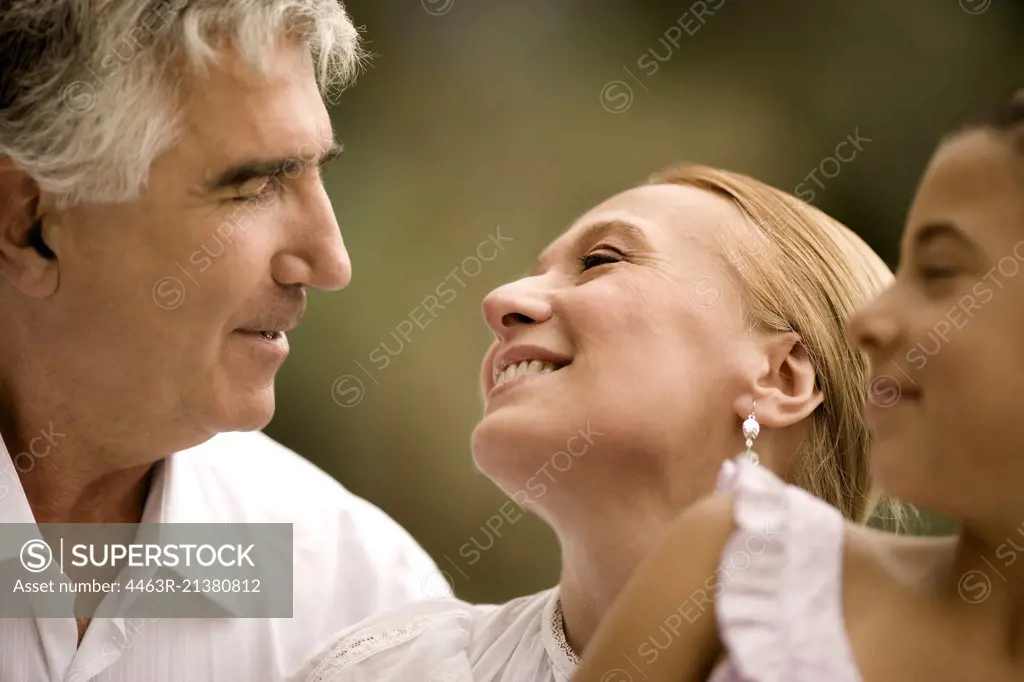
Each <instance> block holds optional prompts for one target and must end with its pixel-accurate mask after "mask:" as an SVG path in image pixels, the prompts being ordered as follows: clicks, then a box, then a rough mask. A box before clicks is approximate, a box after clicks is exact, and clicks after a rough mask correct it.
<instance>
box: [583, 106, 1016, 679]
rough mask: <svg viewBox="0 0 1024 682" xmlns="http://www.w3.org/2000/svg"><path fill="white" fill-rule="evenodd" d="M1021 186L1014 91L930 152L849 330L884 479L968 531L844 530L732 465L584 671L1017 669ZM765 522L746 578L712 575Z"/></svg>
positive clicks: (644, 574)
mask: <svg viewBox="0 0 1024 682" xmlns="http://www.w3.org/2000/svg"><path fill="white" fill-rule="evenodd" d="M1022 188H1024V91H1021V92H1020V93H1019V94H1018V96H1017V97H1016V98H1014V99H1011V100H1008V101H1007V102H1006V103H1005V104H1003V105H1002V106H1000V107H998V108H997V109H996V110H995V111H994V112H993V113H992V114H990V115H987V116H985V117H983V118H982V119H981V120H980V121H978V122H976V123H973V124H971V125H969V126H967V127H966V128H965V129H963V130H960V131H958V132H957V133H955V134H953V135H952V136H950V137H949V138H947V139H946V140H944V141H943V143H942V144H941V145H940V146H939V148H938V150H937V151H936V153H935V155H934V157H933V158H932V161H931V164H930V165H929V167H928V169H927V170H926V171H925V174H924V177H923V179H922V180H921V184H920V186H919V188H918V191H917V196H916V197H915V199H914V203H913V206H911V209H910V214H909V216H908V221H907V227H906V231H905V232H904V235H903V256H902V260H901V264H900V269H899V273H898V275H897V277H896V281H895V284H894V285H893V286H892V287H891V288H890V289H889V290H888V291H886V292H885V293H884V294H882V295H881V296H879V297H878V298H877V299H876V300H875V301H874V302H872V303H871V304H870V305H868V306H867V307H866V308H864V309H863V310H862V311H860V312H859V313H857V314H856V315H855V316H854V318H853V319H852V321H851V323H850V336H851V337H852V338H853V339H855V340H856V342H857V343H858V344H859V345H860V346H861V347H862V348H863V349H864V350H865V351H866V352H867V354H868V356H869V358H870V362H871V366H872V370H873V372H874V374H875V378H874V379H873V380H872V385H873V386H875V387H877V388H879V389H880V390H879V394H878V396H877V399H876V400H875V401H874V402H869V403H868V406H867V412H868V414H869V415H870V420H871V422H872V423H873V425H874V427H875V437H876V441H875V443H874V446H873V448H872V451H871V469H872V471H873V472H874V473H875V474H876V476H877V479H878V483H879V485H880V486H882V487H884V489H885V490H886V491H888V492H889V493H891V494H892V495H894V496H898V497H899V498H900V499H903V500H906V501H908V502H910V503H913V504H916V505H919V506H920V507H923V508H928V509H933V510H936V511H938V512H939V513H941V514H943V515H945V516H948V517H950V518H952V519H954V520H957V521H959V522H960V526H961V528H960V531H959V533H958V534H956V535H953V536H950V537H947V538H929V539H924V538H906V537H898V536H893V535H889V534H882V533H877V532H875V531H872V530H870V529H866V528H863V527H858V526H856V525H852V524H849V523H844V522H843V519H842V518H841V515H840V514H839V513H838V512H837V511H836V510H835V509H833V508H831V507H829V506H827V505H826V504H824V503H823V502H822V501H820V500H817V499H814V498H812V497H810V496H808V495H806V493H804V492H803V491H801V490H799V489H796V488H794V487H792V486H787V485H786V484H785V483H784V482H783V481H781V480H779V479H778V478H777V477H775V476H773V475H772V474H771V473H770V472H768V471H766V470H765V469H764V468H761V467H752V466H750V464H749V463H748V462H744V461H742V460H740V461H739V462H738V463H736V464H735V465H733V463H732V462H729V463H727V464H729V466H727V467H726V471H725V472H724V475H723V477H722V484H723V486H722V487H723V490H722V492H721V494H720V495H715V496H713V497H711V498H709V499H708V500H707V501H705V502H701V503H700V504H697V505H695V506H694V507H693V508H691V509H690V510H688V511H687V512H686V513H684V514H683V515H682V516H681V518H680V519H679V520H678V522H677V523H676V524H674V526H673V528H672V529H671V530H670V531H669V533H668V539H667V542H666V543H665V544H664V546H663V547H662V548H660V549H659V550H658V551H656V552H655V553H654V554H653V555H652V557H651V558H650V560H649V561H647V562H646V563H645V565H644V566H643V568H641V569H639V570H638V571H637V573H636V575H635V576H634V578H633V579H632V580H631V581H630V584H629V586H628V588H627V589H626V590H625V592H624V593H623V595H622V597H621V601H620V602H619V603H617V604H616V606H615V607H614V608H613V609H612V610H611V612H610V613H609V615H608V618H607V619H606V621H605V622H603V623H602V625H601V631H600V634H599V635H598V637H597V638H596V639H595V641H594V642H593V643H592V646H591V647H589V648H588V649H587V660H586V662H585V664H584V665H583V667H582V668H581V669H580V671H579V674H578V675H577V677H576V680H577V681H578V682H598V681H600V682H629V680H641V679H642V680H647V681H649V682H662V681H664V682H668V681H671V682H698V681H700V680H706V679H711V680H714V681H715V682H740V681H743V682H820V681H823V680H828V682H861V681H863V682H882V681H883V680H885V681H888V680H928V682H947V681H948V682H952V681H953V680H957V681H959V680H985V681H986V682H1010V681H1011V680H1013V681H1019V680H1024V571H1022V569H1021V566H1022V565H1024V562H1021V561H1020V559H1021V554H1022V553H1024V526H1022V523H1021V522H1022V519H1024V496H1022V495H1021V482H1022V481H1024V457H1022V455H1021V447H1020V402H1019V400H1020V396H1021V395H1022V394H1024V358H1022V356H1021V352H1020V338H1021V335H1022V334H1024V306H1021V299H1022V297H1024V278H1022V277H1021V276H1020V274H1019V273H1020V269H1021V263H1022V262H1024V191H1022ZM919 358H925V360H926V361H925V362H923V363H922V362H920V361H919ZM766 526H767V527H769V528H770V529H771V534H772V537H771V539H770V541H769V542H768V543H761V544H760V548H761V550H762V551H761V552H760V553H759V554H758V555H757V556H755V557H753V558H752V560H751V561H750V563H749V565H748V567H747V570H745V571H743V572H730V571H728V570H722V568H723V567H724V566H725V565H726V564H727V563H728V562H729V561H730V560H731V557H732V556H734V555H735V554H736V553H737V552H739V551H741V550H742V548H743V547H744V545H745V544H746V543H747V542H748V541H749V540H750V539H752V538H754V537H755V535H757V534H758V533H760V532H761V531H762V529H763V528H765V527H766ZM716 569H718V570H717V571H716ZM716 573H717V578H716ZM709 579H710V582H711V583H712V587H713V589H712V590H710V591H709V596H710V597H711V599H710V600H709V601H711V602H713V604H714V608H713V610H712V611H711V613H709V614H708V616H707V617H705V618H703V619H699V620H696V621H694V622H692V623H690V624H688V625H687V627H685V628H681V629H680V630H679V632H678V633H677V636H676V637H675V638H674V639H673V641H672V642H671V643H669V644H668V645H666V646H665V647H664V648H663V650H661V651H660V652H659V653H660V655H659V656H658V657H657V658H655V659H653V660H649V661H646V662H643V661H640V660H639V658H638V657H637V656H636V647H637V646H638V645H642V644H643V643H644V642H645V641H647V639H648V638H649V637H650V636H651V635H652V634H653V633H656V632H657V631H658V628H659V627H660V623H661V621H662V620H663V619H664V618H665V615H666V613H667V612H668V610H669V605H671V604H673V603H675V602H676V601H677V600H679V599H684V598H686V597H687V595H690V594H691V593H692V592H693V590H694V589H697V588H702V587H703V586H704V585H705V583H706V582H707V581H708V580H709ZM723 658H725V659H726V660H724V661H723V660H722V659H723Z"/></svg>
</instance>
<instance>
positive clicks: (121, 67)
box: [0, 0, 363, 205]
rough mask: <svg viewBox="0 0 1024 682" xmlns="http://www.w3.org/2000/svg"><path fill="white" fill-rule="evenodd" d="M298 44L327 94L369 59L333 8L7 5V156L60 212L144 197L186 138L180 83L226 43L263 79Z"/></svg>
mask: <svg viewBox="0 0 1024 682" xmlns="http://www.w3.org/2000/svg"><path fill="white" fill-rule="evenodd" d="M281 36H289V37H291V38H294V39H297V40H302V41H304V42H305V44H306V45H307V46H308V48H309V50H310V53H311V55H312V56H313V58H314V59H315V65H316V75H317V80H318V84H319V86H320V89H321V92H322V93H324V94H325V96H326V95H332V96H333V95H335V94H337V93H339V92H340V91H341V90H342V89H343V88H344V87H345V86H346V85H347V84H348V83H350V82H351V81H352V79H354V78H355V76H356V74H357V72H358V69H359V66H360V64H361V61H362V58H363V53H362V50H361V48H360V46H359V35H358V31H357V30H356V28H355V27H354V26H353V25H352V22H351V21H350V20H349V17H348V15H347V14H346V13H345V10H344V8H343V7H342V6H341V5H340V4H339V2H338V0H119V1H118V2H111V1H110V0H31V1H30V2H14V3H11V2H6V3H0V53H2V54H3V55H4V66H3V68H2V69H0V156H7V157H10V158H11V159H12V160H13V161H14V163H15V164H16V165H17V166H18V167H20V168H21V169H23V170H24V171H26V172H27V173H28V174H29V175H30V176H31V177H32V178H33V179H34V180H35V181H36V182H37V183H38V184H39V186H40V187H41V188H42V189H44V190H46V191H50V192H53V193H54V194H55V195H56V196H57V198H58V201H59V203H60V204H62V205H72V204H75V203H78V202H80V201H125V200H130V199H133V198H135V197H136V196H138V194H139V193H140V192H141V190H142V189H143V187H144V186H145V184H146V179H147V176H148V174H149V168H150V165H151V164H152V162H153V160H154V159H155V158H156V157H157V156H159V155H160V154H161V153H162V152H164V151H165V150H167V149H168V148H169V147H171V146H172V145H173V144H174V143H175V142H176V140H177V138H178V136H179V134H180V132H181V130H180V129H181V120H180V109H181V105H180V102H179V101H178V96H179V95H180V76H182V75H183V74H182V71H186V70H191V71H192V72H193V73H197V72H202V70H203V69H204V68H205V67H206V66H207V65H208V64H210V63H211V62H215V61H216V59H217V51H216V48H217V47H219V46H221V43H223V42H228V43H230V44H231V45H232V46H233V47H234V48H235V49H236V50H237V52H238V53H239V54H240V55H241V56H242V58H243V59H244V60H245V61H246V62H247V63H249V64H251V65H252V66H254V67H255V68H257V69H259V70H262V71H264V72H265V71H266V69H267V67H268V65H269V63H270V60H271V59H272V58H273V51H274V49H275V46H276V39H277V38H280V37H281Z"/></svg>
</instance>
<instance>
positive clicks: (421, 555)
mask: <svg viewBox="0 0 1024 682" xmlns="http://www.w3.org/2000/svg"><path fill="white" fill-rule="evenodd" d="M44 446H45V443H40V444H39V445H38V449H37V450H36V452H42V448H43V447H44ZM32 457H34V455H26V454H21V453H16V454H14V455H13V456H12V454H11V453H9V452H8V450H7V447H6V446H5V445H4V443H3V440H2V439H0V523H35V518H34V517H33V514H32V511H31V509H30V508H29V506H28V501H27V499H26V498H25V493H24V490H23V489H22V486H21V482H20V479H19V476H18V472H17V470H16V469H15V462H16V463H17V465H18V469H20V470H22V471H27V472H28V473H27V474H26V475H29V476H30V475H31V472H30V471H28V470H29V467H30V465H31V463H32ZM142 520H143V522H146V523H156V522H165V523H198V522H208V523H291V524H293V542H294V545H293V546H294V553H293V557H294V562H293V571H294V573H293V578H294V600H293V611H292V613H293V617H292V618H207V619H195V618H193V619H169V618H164V619H154V618H138V619H124V618H109V619H108V618H96V619H94V620H93V621H92V622H91V623H90V624H89V628H88V630H86V633H85V637H84V638H83V640H82V643H81V647H77V640H78V631H77V627H76V623H75V621H74V619H71V618H66V619H61V618H37V619H29V618H21V619H15V618H0V681H2V682H58V681H59V682H87V681H90V680H94V681H95V682H207V681H210V682H214V681H216V682H234V681H235V680H238V681H239V682H242V681H244V682H262V681H267V682H270V681H278V680H286V679H288V678H289V677H291V676H293V675H295V674H296V672H297V671H299V670H301V669H302V667H303V666H304V665H306V664H308V662H309V660H310V658H311V657H312V656H313V655H314V654H315V653H316V652H317V651H320V650H322V649H323V647H324V646H326V644H327V643H328V642H329V641H330V639H331V636H332V634H333V633H337V632H338V631H339V630H340V629H343V628H345V627H347V626H350V625H352V624H354V623H357V622H359V621H360V620H362V619H364V618H367V617H368V616H371V615H373V614H375V613H377V612H379V611H381V610H383V609H387V608H388V607H392V606H396V605H399V604H403V603H406V602H409V601H414V600H419V599H424V598H430V597H436V596H439V595H437V585H436V584H435V583H436V582H437V581H436V580H434V578H435V577H436V575H437V573H438V571H437V567H436V566H435V564H434V563H433V561H432V560H431V559H430V557H429V556H428V555H427V554H426V553H425V552H424V551H423V550H422V549H421V548H420V547H419V546H418V545H417V544H416V542H415V541H414V540H413V539H412V537H410V536H409V534H408V533H406V532H405V531H404V530H403V529H402V528H401V527H400V526H399V525H398V524H396V523H395V522H394V521H393V520H391V519H390V518H389V517H388V516H387V515H386V514H384V512H382V511H381V510H380V509H378V508H377V507H375V506H373V505H372V504H370V503H369V502H367V501H365V500H363V499H360V498H358V497H356V496H355V495H353V494H352V493H350V492H348V491H347V490H345V489H344V488H343V487H342V486H341V485H340V484H338V483H337V482H336V481H334V480H333V479H332V478H331V477H330V476H328V475H327V474H325V473H324V472H323V471H321V470H319V469H317V468H316V467H315V466H313V465H312V464H310V463H309V462H307V461H306V460H304V459H302V458H301V457H299V456H298V455H296V454H295V453H293V452H291V451H290V450H288V449H287V448H285V447H284V446H282V445H280V444H278V443H276V442H274V441H273V440H271V439H270V438H268V437H267V436H265V435H264V434H262V433H258V432H257V433H226V434H221V435H218V436H215V437H214V438H212V439H211V440H209V441H207V442H206V443H203V444H202V445H199V446H196V447H194V448H191V449H189V450H185V451H182V452H179V453H177V454H175V455H173V456H171V457H170V458H168V459H167V460H165V461H164V462H162V463H161V464H159V465H158V469H157V473H156V476H155V477H154V480H153V484H152V488H151V492H150V496H149V499H148V500H147V502H146V508H145V512H144V515H143V519H142ZM0 550H2V551H0V553H2V554H3V555H5V558H6V557H9V556H12V553H11V551H10V548H0ZM14 552H15V554H16V552H17V548H15V549H14ZM428 583H429V585H428ZM211 598H213V597H212V596H211ZM226 603H227V604H228V606H229V607H230V603H229V602H226Z"/></svg>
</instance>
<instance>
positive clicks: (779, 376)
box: [740, 332, 824, 429]
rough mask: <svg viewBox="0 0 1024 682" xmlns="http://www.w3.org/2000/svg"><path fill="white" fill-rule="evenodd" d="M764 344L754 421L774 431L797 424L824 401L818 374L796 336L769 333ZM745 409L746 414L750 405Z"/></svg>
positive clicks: (788, 333)
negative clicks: (763, 359)
mask: <svg viewBox="0 0 1024 682" xmlns="http://www.w3.org/2000/svg"><path fill="white" fill-rule="evenodd" d="M763 343H764V344H765V345H764V349H765V351H766V353H765V357H766V358H767V364H766V365H765V366H764V367H763V369H762V372H761V375H760V376H759V377H758V379H757V383H756V386H755V391H756V393H755V396H754V400H756V401H757V408H756V410H755V416H756V417H757V421H759V422H760V423H761V424H763V425H765V426H767V427H769V428H774V429H780V428H785V427H787V426H791V425H793V424H797V423H799V422H801V421H803V420H804V419H806V418H807V417H809V416H810V415H811V414H812V413H813V412H814V410H815V409H817V407H818V405H820V404H821V403H822V401H823V400H824V396H823V395H822V393H821V389H820V388H819V387H818V380H817V379H818V374H817V372H816V371H815V369H814V365H813V364H812V363H811V358H810V356H809V355H808V354H807V348H806V347H805V346H804V344H803V342H802V341H801V339H800V335H799V334H797V333H795V332H787V333H783V334H770V335H766V336H765V337H764V340H763ZM745 408H746V409H747V410H748V411H749V409H750V405H749V404H748V405H746V406H745ZM740 409H741V410H742V409H743V407H742V406H741V408H740Z"/></svg>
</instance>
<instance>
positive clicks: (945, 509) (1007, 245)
mask: <svg viewBox="0 0 1024 682" xmlns="http://www.w3.org/2000/svg"><path fill="white" fill-rule="evenodd" d="M902 252H903V253H902V262H901V263H900V268H899V271H898V272H897V277H896V282H895V284H894V285H893V287H892V288H891V289H889V290H888V291H887V292H885V293H884V294H882V295H881V296H880V297H879V298H878V299H877V300H875V301H874V302H873V303H872V304H871V305H870V306H868V307H867V308H866V309H864V310H863V311H861V312H860V313H858V315H856V316H855V317H854V318H853V320H852V321H851V323H850V333H851V335H852V337H853V338H854V340H855V341H856V342H857V343H858V344H859V345H860V346H861V347H862V348H864V349H865V350H866V351H867V353H868V355H869V357H870V360H871V366H872V376H873V380H872V384H871V390H870V395H869V397H870V400H869V402H868V405H867V410H868V416H869V419H870V421H871V422H872V424H873V426H874V428H875V431H876V440H875V444H874V450H873V454H872V467H873V469H874V474H875V476H876V477H877V480H878V482H879V483H880V484H881V485H882V487H884V488H885V489H886V490H887V492H889V493H890V494H892V495H894V496H895V497H897V498H900V499H902V500H905V501H907V502H912V503H915V504H918V505H921V506H923V507H927V508H930V509H934V510H936V511H939V512H941V513H943V514H948V515H950V516H954V517H956V518H960V519H964V520H971V519H973V518H984V519H991V518H1004V519H1005V520H1007V521H1009V522H1010V523H1012V524H1014V525H1016V524H1017V523H1019V522H1020V521H1021V507H1022V504H1021V500H1022V499H1024V496H1022V492H1021V485H1022V482H1024V454H1022V447H1021V442H1020V438H1021V436H1022V435H1024V418H1022V415H1024V351H1022V340H1024V272H1021V270H1022V268H1024V157H1022V156H1021V154H1020V151H1019V150H1018V149H1016V148H1015V147H1014V146H1013V145H1012V144H1009V143H1008V138H1007V137H1006V136H1005V135H1001V134H998V133H995V132H991V131H988V130H975V131H971V132H968V133H964V134H962V135H959V136H957V137H955V138H953V139H952V140H950V141H949V142H947V143H945V144H943V145H942V146H941V147H940V148H939V149H938V151H937V152H936V154H935V156H934V158H933V159H932V161H931V164H930V165H929V167H928V169H927V170H926V172H925V174H924V177H923V179H922V180H921V185H920V187H919V189H918V192H917V196H916V197H915V198H914V203H913V206H912V207H911V210H910V214H909V216H908V222H907V227H906V231H905V233H904V235H903V243H902Z"/></svg>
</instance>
